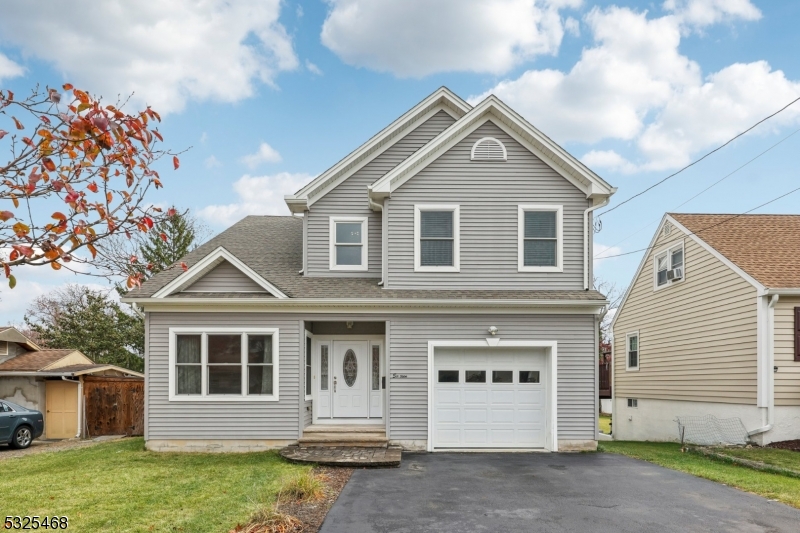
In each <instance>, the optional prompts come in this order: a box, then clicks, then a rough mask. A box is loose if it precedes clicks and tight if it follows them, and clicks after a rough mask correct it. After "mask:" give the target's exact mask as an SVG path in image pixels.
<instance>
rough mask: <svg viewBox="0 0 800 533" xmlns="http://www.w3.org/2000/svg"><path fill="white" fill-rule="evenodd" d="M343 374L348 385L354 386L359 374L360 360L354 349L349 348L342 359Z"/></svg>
mask: <svg viewBox="0 0 800 533" xmlns="http://www.w3.org/2000/svg"><path fill="white" fill-rule="evenodd" d="M342 374H344V382H345V383H347V386H348V387H352V386H353V385H355V383H356V377H357V376H358V360H357V359H356V354H355V352H354V351H353V350H347V351H346V352H345V354H344V360H342Z"/></svg>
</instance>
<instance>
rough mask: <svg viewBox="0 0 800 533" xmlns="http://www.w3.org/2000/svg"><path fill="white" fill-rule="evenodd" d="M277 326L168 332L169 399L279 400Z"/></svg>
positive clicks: (179, 329) (171, 329)
mask: <svg viewBox="0 0 800 533" xmlns="http://www.w3.org/2000/svg"><path fill="white" fill-rule="evenodd" d="M278 346H279V343H278V330H277V329H275V328H254V329H246V330H242V329H239V328H208V329H205V328H170V350H169V359H170V367H169V377H170V385H169V396H170V401H194V400H223V401H225V400H242V401H250V400H255V401H277V400H278Z"/></svg>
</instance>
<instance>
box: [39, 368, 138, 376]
mask: <svg viewBox="0 0 800 533" xmlns="http://www.w3.org/2000/svg"><path fill="white" fill-rule="evenodd" d="M55 370H57V369H54V370H53V371H55ZM106 370H115V371H117V372H120V373H122V374H130V375H131V376H136V377H137V378H144V374H142V373H141V372H136V371H134V370H129V369H127V368H122V367H121V366H116V365H103V366H101V367H97V368H88V369H86V370H77V371H75V372H71V374H72V375H73V376H86V375H91V374H95V373H97V372H104V371H106Z"/></svg>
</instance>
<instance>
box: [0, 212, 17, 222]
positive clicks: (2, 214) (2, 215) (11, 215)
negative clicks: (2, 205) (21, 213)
mask: <svg viewBox="0 0 800 533" xmlns="http://www.w3.org/2000/svg"><path fill="white" fill-rule="evenodd" d="M11 218H14V213H12V212H11V211H0V220H2V221H3V222H5V221H6V220H9V219H11Z"/></svg>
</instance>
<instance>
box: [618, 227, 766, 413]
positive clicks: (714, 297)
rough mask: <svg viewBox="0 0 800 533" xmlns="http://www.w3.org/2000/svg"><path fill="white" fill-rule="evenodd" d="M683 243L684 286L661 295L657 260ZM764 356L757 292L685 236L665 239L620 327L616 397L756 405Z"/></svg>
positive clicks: (634, 291) (648, 264) (634, 290)
mask: <svg viewBox="0 0 800 533" xmlns="http://www.w3.org/2000/svg"><path fill="white" fill-rule="evenodd" d="M681 240H683V241H684V272H685V279H684V281H681V282H678V283H674V284H673V285H671V286H668V287H664V288H661V289H659V290H657V291H654V290H653V288H654V275H655V274H654V266H653V261H654V256H655V255H657V254H658V253H659V252H661V251H663V250H664V249H665V248H666V247H667V246H669V245H671V244H673V243H677V242H679V241H681ZM635 331H638V332H639V370H638V371H626V370H625V366H626V365H625V363H626V358H627V351H626V348H627V347H626V335H627V334H628V333H633V332H635ZM756 350H757V347H756V289H755V287H753V286H752V285H750V284H749V283H748V282H747V281H745V280H744V279H742V278H741V277H740V276H739V275H738V274H736V273H735V272H734V271H733V270H731V269H730V268H729V267H728V266H726V265H725V264H724V263H723V262H722V261H720V260H719V259H717V258H716V257H714V255H712V254H711V253H710V252H708V251H707V250H705V249H704V248H703V247H702V246H700V245H699V244H697V243H696V242H695V241H694V240H693V239H692V238H691V237H689V236H686V235H684V234H683V233H682V232H681V231H680V230H678V229H677V228H673V230H672V232H671V234H670V235H669V236H664V235H663V234H661V235H660V236H659V238H658V239H657V241H656V244H655V246H654V248H653V250H652V251H651V252H650V253H649V254H648V257H647V260H646V262H645V264H644V268H643V269H642V271H641V273H640V274H639V276H638V277H637V278H636V279H635V280H634V281H633V286H632V288H631V291H630V294H629V295H628V298H627V301H626V302H625V304H624V307H623V308H622V309H621V310H620V312H619V316H618V318H617V319H616V322H615V325H614V387H615V388H614V395H615V396H616V397H617V398H621V397H633V398H653V399H663V400H692V401H706V402H723V403H745V404H752V405H755V403H756V359H757V358H756Z"/></svg>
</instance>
